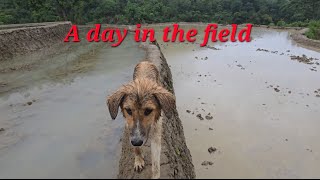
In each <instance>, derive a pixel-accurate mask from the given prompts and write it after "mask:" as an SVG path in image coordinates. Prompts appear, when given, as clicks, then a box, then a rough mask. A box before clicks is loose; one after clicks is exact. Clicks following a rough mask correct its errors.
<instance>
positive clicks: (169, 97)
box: [154, 86, 176, 118]
mask: <svg viewBox="0 0 320 180" xmlns="http://www.w3.org/2000/svg"><path fill="white" fill-rule="evenodd" d="M154 96H155V98H156V99H157V101H158V102H159V104H160V106H161V109H162V110H163V112H164V113H165V115H166V116H167V117H168V118H170V117H171V115H172V113H173V112H174V110H175V109H176V98H175V96H174V95H173V94H172V93H170V92H169V91H168V90H166V89H165V88H163V87H161V86H159V87H158V88H157V90H156V91H155V92H154Z"/></svg>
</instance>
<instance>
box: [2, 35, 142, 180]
mask: <svg viewBox="0 0 320 180" xmlns="http://www.w3.org/2000/svg"><path fill="white" fill-rule="evenodd" d="M144 55H145V52H144V51H143V50H142V49H139V47H138V45H137V43H135V42H134V41H133V40H132V39H131V38H130V39H128V40H126V41H125V42H123V44H122V45H121V47H119V48H111V47H108V46H107V45H106V44H101V45H92V44H82V45H74V47H72V48H71V49H70V50H68V51H66V52H64V53H62V54H59V55H52V56H51V57H47V56H44V57H43V61H44V62H41V63H40V64H41V65H39V66H37V67H34V68H32V70H31V71H28V70H25V71H17V72H15V71H14V72H11V73H3V74H1V80H4V81H6V83H7V84H8V85H7V86H6V87H3V88H2V89H1V90H3V91H2V94H1V98H0V114H1V116H0V127H3V128H4V129H5V131H4V132H0V178H106V177H107V178H115V177H116V175H117V169H118V159H119V157H118V156H119V154H120V151H121V146H120V138H121V135H122V129H123V125H124V121H123V119H122V117H121V116H119V117H118V118H117V121H112V120H111V118H110V115H109V114H108V113H107V107H106V99H105V98H106V97H107V95H108V94H110V93H111V92H112V91H114V90H116V89H117V88H118V87H119V86H120V85H121V84H123V83H125V82H128V81H129V80H131V78H132V73H133V68H134V66H135V64H137V63H138V62H139V61H140V60H141V59H142V58H143V57H144ZM28 102H31V103H32V104H31V105H28Z"/></svg>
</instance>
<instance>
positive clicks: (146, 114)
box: [144, 109, 152, 116]
mask: <svg viewBox="0 0 320 180" xmlns="http://www.w3.org/2000/svg"><path fill="white" fill-rule="evenodd" d="M151 112H152V109H146V110H145V111H144V115H145V116H148V115H149V114H150V113H151Z"/></svg>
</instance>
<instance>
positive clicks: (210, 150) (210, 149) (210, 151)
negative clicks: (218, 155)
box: [208, 147, 217, 154]
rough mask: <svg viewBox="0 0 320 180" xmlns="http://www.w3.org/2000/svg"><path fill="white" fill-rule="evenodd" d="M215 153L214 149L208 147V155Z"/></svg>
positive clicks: (215, 149)
mask: <svg viewBox="0 0 320 180" xmlns="http://www.w3.org/2000/svg"><path fill="white" fill-rule="evenodd" d="M216 151H217V148H214V147H210V148H209V149H208V152H209V153H210V154H212V153H214V152H216Z"/></svg>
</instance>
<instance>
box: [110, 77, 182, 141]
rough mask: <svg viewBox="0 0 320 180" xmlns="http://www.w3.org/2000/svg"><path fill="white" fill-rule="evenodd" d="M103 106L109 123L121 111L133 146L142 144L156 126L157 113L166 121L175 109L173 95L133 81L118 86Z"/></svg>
mask: <svg viewBox="0 0 320 180" xmlns="http://www.w3.org/2000/svg"><path fill="white" fill-rule="evenodd" d="M107 104H108V107H109V112H110V115H111V117H112V119H115V118H116V117H117V114H118V109H119V107H120V108H121V111H122V114H123V116H124V118H125V119H126V121H127V126H128V128H129V130H130V141H131V144H132V145H133V146H141V145H143V144H144V143H145V142H146V140H147V138H148V135H149V130H150V128H151V125H152V124H153V123H155V122H157V120H158V119H159V117H160V115H161V110H162V111H163V112H164V114H165V115H166V116H167V117H170V115H171V113H172V112H173V110H174V109H175V108H176V103H175V97H174V95H173V94H172V93H170V92H169V91H167V90H166V89H165V88H163V87H161V86H159V85H158V84H157V83H155V82H153V81H151V80H149V79H136V80H134V81H132V82H130V83H129V84H127V85H124V86H122V87H121V88H119V89H118V90H117V91H116V92H115V93H113V94H112V95H111V96H109V97H108V99H107Z"/></svg>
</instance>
